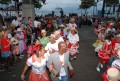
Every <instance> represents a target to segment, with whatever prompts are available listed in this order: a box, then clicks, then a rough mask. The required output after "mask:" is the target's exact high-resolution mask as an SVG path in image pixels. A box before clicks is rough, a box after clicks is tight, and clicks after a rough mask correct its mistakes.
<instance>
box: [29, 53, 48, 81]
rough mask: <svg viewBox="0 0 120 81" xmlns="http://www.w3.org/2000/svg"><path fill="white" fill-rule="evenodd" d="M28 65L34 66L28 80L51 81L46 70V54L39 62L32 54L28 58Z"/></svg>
mask: <svg viewBox="0 0 120 81" xmlns="http://www.w3.org/2000/svg"><path fill="white" fill-rule="evenodd" d="M27 65H28V66H31V67H32V70H31V72H30V75H29V80H28V81H50V80H49V77H48V74H47V72H46V58H45V57H44V56H43V59H42V60H41V62H37V61H36V60H35V57H34V55H32V56H31V57H30V58H28V60H27Z"/></svg>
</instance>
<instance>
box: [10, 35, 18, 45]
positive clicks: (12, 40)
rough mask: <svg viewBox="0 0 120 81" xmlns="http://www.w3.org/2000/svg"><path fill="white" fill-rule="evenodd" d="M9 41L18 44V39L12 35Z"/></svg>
mask: <svg viewBox="0 0 120 81" xmlns="http://www.w3.org/2000/svg"><path fill="white" fill-rule="evenodd" d="M10 41H11V42H12V44H13V45H15V44H18V40H17V39H15V38H14V37H12V38H11V39H10Z"/></svg>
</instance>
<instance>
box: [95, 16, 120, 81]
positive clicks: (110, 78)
mask: <svg viewBox="0 0 120 81" xmlns="http://www.w3.org/2000/svg"><path fill="white" fill-rule="evenodd" d="M94 27H95V28H94V32H95V34H96V36H97V40H96V42H95V43H93V47H95V54H96V56H97V57H99V58H98V59H99V63H98V65H97V66H96V70H97V71H98V72H100V71H101V68H103V66H104V65H105V66H107V69H106V71H105V72H103V74H102V79H103V81H120V79H119V78H120V72H119V70H120V21H119V20H118V21H117V22H116V21H115V20H114V19H113V18H111V19H109V20H108V19H105V20H100V19H98V18H96V19H95V22H94Z"/></svg>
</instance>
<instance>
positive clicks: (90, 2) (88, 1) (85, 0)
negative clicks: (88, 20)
mask: <svg viewBox="0 0 120 81" xmlns="http://www.w3.org/2000/svg"><path fill="white" fill-rule="evenodd" d="M94 5H95V0H81V5H80V6H79V7H80V8H81V9H88V8H90V7H91V6H94Z"/></svg>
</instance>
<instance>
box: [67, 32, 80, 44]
mask: <svg viewBox="0 0 120 81" xmlns="http://www.w3.org/2000/svg"><path fill="white" fill-rule="evenodd" d="M67 38H68V41H69V43H72V44H75V43H76V42H78V41H79V36H78V34H75V35H73V34H71V33H69V34H68V37H67Z"/></svg>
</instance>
